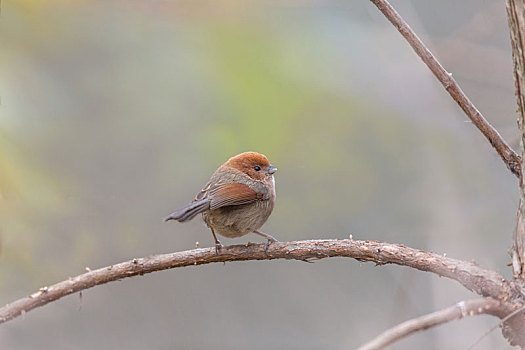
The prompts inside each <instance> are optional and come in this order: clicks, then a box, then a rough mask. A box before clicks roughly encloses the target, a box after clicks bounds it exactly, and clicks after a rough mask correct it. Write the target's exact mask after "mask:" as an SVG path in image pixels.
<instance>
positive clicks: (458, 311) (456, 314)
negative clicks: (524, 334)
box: [358, 298, 501, 350]
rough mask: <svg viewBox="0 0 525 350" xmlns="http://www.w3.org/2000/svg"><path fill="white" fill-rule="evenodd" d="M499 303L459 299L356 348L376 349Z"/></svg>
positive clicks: (362, 349)
mask: <svg viewBox="0 0 525 350" xmlns="http://www.w3.org/2000/svg"><path fill="white" fill-rule="evenodd" d="M500 305H501V303H500V302H499V301H497V300H495V299H492V298H480V299H473V300H467V301H461V302H459V303H457V304H456V305H453V306H451V307H448V308H446V309H443V310H439V311H436V312H432V313H430V314H427V315H424V316H421V317H417V318H413V319H411V320H408V321H405V322H403V323H401V324H399V325H397V326H395V327H392V328H390V329H387V330H386V331H384V332H383V333H381V334H380V335H379V336H377V337H376V338H374V339H372V340H371V341H369V342H368V343H366V344H364V345H363V346H361V347H360V348H359V349H358V350H378V349H383V348H385V347H387V346H388V345H390V344H392V343H394V342H396V341H398V340H400V339H403V338H405V337H407V336H409V335H411V334H413V333H415V332H419V331H423V330H425V329H428V328H432V327H435V326H439V325H441V324H443V323H447V322H451V321H454V320H459V319H462V318H463V317H466V316H474V315H479V314H486V313H490V314H493V312H494V310H495V309H497V308H499V307H500Z"/></svg>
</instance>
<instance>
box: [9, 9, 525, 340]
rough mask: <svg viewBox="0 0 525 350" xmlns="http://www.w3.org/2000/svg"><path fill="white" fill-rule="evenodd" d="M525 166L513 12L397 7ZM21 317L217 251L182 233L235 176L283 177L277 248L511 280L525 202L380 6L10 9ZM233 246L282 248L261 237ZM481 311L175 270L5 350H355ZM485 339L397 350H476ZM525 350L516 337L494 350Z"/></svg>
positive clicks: (14, 324) (486, 324) (477, 328)
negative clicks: (402, 254)
mask: <svg viewBox="0 0 525 350" xmlns="http://www.w3.org/2000/svg"><path fill="white" fill-rule="evenodd" d="M393 5H394V6H395V7H396V8H397V10H398V11H399V12H400V13H401V14H402V15H403V16H404V17H405V19H406V20H407V21H408V22H409V24H410V25H411V26H412V27H413V28H414V29H415V30H416V32H417V33H418V34H419V35H420V36H421V37H422V38H423V40H424V41H425V42H426V44H427V45H428V46H429V48H430V49H431V50H432V51H433V52H434V53H435V55H436V56H437V57H438V59H440V61H441V62H442V64H443V65H444V66H445V67H446V68H447V69H448V70H449V71H450V72H452V73H453V75H454V77H455V78H456V79H457V80H458V81H459V83H460V84H461V86H462V87H463V89H464V90H465V92H466V93H467V94H468V95H469V97H470V98H471V99H472V100H473V102H474V103H475V104H476V105H477V107H478V108H479V109H480V110H481V111H482V113H483V114H484V115H485V116H486V117H487V119H489V121H490V122H491V123H492V124H493V125H494V126H495V127H496V128H497V129H498V130H499V131H500V132H501V134H502V135H503V136H504V138H505V139H506V140H508V142H509V143H511V145H512V146H513V147H514V148H515V149H517V148H518V145H517V141H518V137H517V135H518V132H517V129H516V114H515V109H516V102H515V99H514V82H513V78H512V59H511V50H510V43H509V34H508V28H507V22H506V12H505V7H504V3H503V2H501V1H496V0H491V1H489V0H468V1H467V0H464V1H461V2H457V1H440V2H436V1H430V0H417V1H393ZM1 6H2V9H1V10H2V11H1V17H0V46H1V49H0V77H1V79H0V96H1V105H0V243H1V254H0V304H5V303H8V302H10V301H13V300H15V299H18V298H20V297H23V296H26V295H28V294H30V293H31V292H34V291H35V290H38V288H40V287H41V286H43V285H49V284H52V283H55V282H58V281H61V280H63V279H66V278H67V277H69V276H75V275H78V274H81V273H83V272H84V271H85V268H86V267H89V268H91V269H95V268H99V267H103V266H106V265H109V264H114V263H118V262H121V261H124V260H128V259H131V258H134V257H142V256H148V255H152V254H158V253H167V252H174V251H180V250H186V249H192V248H193V247H194V246H195V242H196V241H198V242H200V246H201V247H207V246H213V239H212V237H211V234H210V232H209V230H208V229H207V228H206V227H205V226H204V225H203V223H202V221H201V219H200V218H199V219H198V220H194V221H192V222H190V223H188V224H178V223H173V222H170V223H164V222H162V221H161V218H162V217H164V216H165V215H167V214H169V213H170V212H171V211H173V210H174V209H177V208H179V207H180V206H182V205H184V204H186V203H187V202H189V201H190V200H191V199H192V198H193V196H194V195H195V194H196V192H197V191H199V190H200V189H201V187H202V185H203V184H205V183H206V182H207V180H208V178H209V176H210V175H211V173H212V172H213V171H214V170H215V169H216V168H217V167H218V166H219V165H220V164H222V163H223V162H224V161H225V160H226V159H228V158H229V157H231V156H233V155H235V154H237V153H240V152H243V151H258V152H261V153H263V154H265V155H267V156H268V158H269V159H270V160H271V161H272V163H273V164H274V165H275V166H277V167H278V168H279V171H278V173H277V174H276V182H277V195H278V200H277V205H276V208H275V210H274V213H273V214H272V216H271V217H270V219H269V221H268V222H267V224H266V225H265V226H264V227H263V231H265V232H268V233H271V234H272V235H274V236H275V237H276V238H278V239H279V240H281V241H288V240H301V239H315V238H347V237H348V236H349V234H352V235H353V237H354V238H355V239H362V240H380V241H387V242H392V243H403V244H406V245H408V246H410V247H414V248H420V249H426V250H430V251H434V252H437V253H446V254H447V255H448V256H450V257H456V258H461V259H465V260H475V261H476V262H478V263H479V264H480V265H481V266H483V267H486V268H491V269H495V270H497V271H498V272H500V273H502V274H503V275H505V276H507V277H509V276H510V275H511V271H510V268H509V267H507V266H506V264H507V263H508V262H509V261H510V260H509V256H508V253H507V250H508V248H509V246H510V244H511V236H512V232H513V229H514V224H515V216H516V208H517V202H518V188H517V180H516V178H515V177H514V176H513V175H512V174H511V173H510V172H509V171H508V170H507V169H506V168H505V166H504V164H503V162H502V161H501V160H500V159H499V157H498V156H497V154H496V153H495V152H494V151H493V149H492V148H491V147H490V146H489V144H488V142H486V141H485V139H484V138H483V137H482V136H481V134H480V132H479V131H477V130H476V129H475V127H474V126H473V125H472V124H471V123H470V122H469V121H468V119H467V117H466V116H465V115H464V114H463V113H462V112H461V110H460V109H459V107H457V105H455V103H454V102H453V101H452V100H451V98H450V97H449V96H448V94H446V92H445V91H444V89H443V88H442V87H441V86H440V85H439V84H438V83H437V81H436V80H435V78H434V77H433V76H432V75H431V73H430V72H429V71H428V69H427V68H426V66H424V64H423V63H422V62H421V61H420V60H419V58H418V57H417V56H416V55H415V54H414V53H413V52H412V50H411V49H410V48H409V46H408V44H407V43H406V42H405V41H404V40H403V39H402V38H401V36H400V35H399V33H398V32H397V31H396V30H395V29H394V28H393V26H392V25H390V24H389V23H388V22H387V21H386V20H385V18H384V17H383V16H382V14H380V13H379V12H378V10H377V9H376V8H375V7H374V6H373V5H372V4H371V3H370V1H366V0H362V1H316V0H303V1H300V0H285V1H270V0H268V1H262V0H260V1H234V0H233V1H205V0H202V1H200V0H199V1H161V0H157V1H145V0H142V1H138V0H136V1H129V0H126V1H124V0H121V1H65V0H60V1H59V0H49V1H45V2H42V1H36V0H18V1H2V4H1ZM222 241H223V243H224V244H227V245H229V244H240V243H246V242H248V241H252V242H262V241H263V240H261V239H260V238H259V237H257V236H254V235H249V236H245V237H243V238H241V239H236V240H229V239H226V238H223V239H222ZM473 296H474V294H473V293H470V292H468V291H467V290H466V289H464V288H463V287H461V286H460V285H458V284H457V283H456V282H453V281H450V280H447V279H444V278H438V277H437V276H435V275H432V274H429V273H423V272H419V271H414V270H411V269H408V268H403V267H399V266H380V267H376V266H374V265H373V264H369V263H368V264H367V263H359V262H356V261H354V260H350V259H326V260H322V261H317V262H315V263H314V264H305V263H303V262H295V261H259V262H243V263H227V264H224V265H223V264H216V265H207V266H199V267H195V268H183V269H174V270H170V271H164V272H159V273H154V274H150V275H146V276H143V277H135V278H131V279H125V280H122V281H120V282H114V283H110V284H106V285H102V286H99V287H96V288H93V289H90V290H87V291H84V293H83V298H82V301H80V300H79V296H78V294H76V295H72V296H69V297H66V298H64V299H61V300H59V301H57V302H53V303H51V304H49V305H47V306H45V307H42V308H39V309H36V310H34V311H31V312H30V313H27V314H26V315H25V317H18V318H17V319H15V320H13V321H11V322H8V323H6V324H4V325H2V326H0V344H1V347H2V348H3V349H35V348H41V349H48V348H53V349H94V348H96V349H116V348H125V349H130V350H132V349H209V348H211V347H213V348H215V349H243V348H245V349H267V348H274V349H284V348H286V349H352V348H355V347H357V346H358V345H360V344H362V343H364V342H366V341H367V340H369V339H371V337H374V336H376V335H377V334H379V333H380V332H381V331H383V330H385V329H386V328H389V327H391V326H393V325H395V324H397V323H399V322H402V321H404V320H406V319H409V318H412V317H416V316H419V315H422V314H425V313H428V312H431V311H434V310H437V309H440V308H444V307H448V306H449V305H452V304H454V303H456V302H458V301H460V300H464V299H468V298H471V297H473ZM496 323H497V320H496V319H495V318H492V317H488V316H479V317H474V318H469V319H464V320H462V321H457V322H454V323H449V324H447V325H445V326H441V327H439V328H435V329H432V330H430V331H426V332H422V333H418V334H416V335H414V336H412V337H410V338H408V339H405V340H403V341H401V342H399V343H397V344H396V345H395V346H393V347H392V349H420V348H423V347H425V348H426V349H452V348H454V349H464V348H467V347H468V346H470V345H471V344H472V343H474V342H475V341H476V339H477V338H478V337H480V336H482V335H483V334H484V333H485V332H486V331H487V330H488V329H489V328H490V327H492V326H493V325H495V324H496ZM495 348H498V349H506V348H509V346H508V345H507V343H506V341H505V340H504V339H503V337H502V336H501V333H500V332H499V330H496V331H494V332H493V333H491V335H490V336H488V337H487V338H485V339H484V340H483V341H482V342H481V343H480V344H479V345H478V346H476V349H495Z"/></svg>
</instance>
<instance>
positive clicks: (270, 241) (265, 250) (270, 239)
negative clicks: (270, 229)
mask: <svg viewBox="0 0 525 350" xmlns="http://www.w3.org/2000/svg"><path fill="white" fill-rule="evenodd" d="M274 242H277V240H276V239H275V238H273V237H271V238H270V237H269V238H268V240H267V241H266V244H265V245H264V252H265V253H266V252H267V251H268V248H269V247H270V244H272V243H274Z"/></svg>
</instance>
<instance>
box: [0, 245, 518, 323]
mask: <svg viewBox="0 0 525 350" xmlns="http://www.w3.org/2000/svg"><path fill="white" fill-rule="evenodd" d="M329 257H348V258H353V259H356V260H359V261H371V262H374V263H376V264H377V265H383V264H396V265H402V266H408V267H411V268H414V269H417V270H421V271H428V272H432V273H435V274H437V275H439V276H443V277H447V278H450V279H453V280H456V281H458V282H459V283H461V284H462V285H463V286H465V287H466V288H468V289H470V290H472V291H474V292H476V293H477V294H479V295H482V296H490V297H493V298H495V299H498V300H507V299H509V298H511V297H512V287H511V285H510V284H509V282H508V281H507V280H505V279H504V278H503V277H502V276H501V275H499V274H498V273H496V272H494V271H490V270H485V269H482V268H481V267H479V266H477V265H475V264H473V263H471V262H467V261H461V260H456V259H451V258H448V257H445V256H443V255H438V254H435V253H430V252H426V251H422V250H417V249H413V248H408V247H406V246H404V245H400V244H391V243H381V242H375V241H355V240H350V239H345V240H337V239H327V240H308V241H295V242H275V243H272V244H271V245H270V247H269V248H268V250H267V251H265V250H264V244H251V243H249V244H247V245H235V246H229V247H224V248H222V249H221V250H220V252H219V254H217V253H216V252H215V248H203V249H193V250H186V251H183V252H177V253H170V254H161V255H154V256H150V257H145V258H140V259H133V260H130V261H126V262H123V263H120V264H116V265H112V266H108V267H103V268H100V269H98V270H94V271H89V272H87V273H84V274H82V275H79V276H76V277H73V278H69V279H68V280H65V281H62V282H59V283H57V284H54V285H52V286H49V287H42V288H40V290H39V291H37V292H35V293H33V294H31V295H30V296H28V297H25V298H22V299H19V300H16V301H14V302H12V303H10V304H7V305H5V306H3V307H2V308H0V323H3V322H6V321H8V320H10V319H12V318H14V317H17V316H19V315H20V314H22V313H25V312H28V311H30V310H32V309H34V308H37V307H39V306H43V305H45V304H47V303H49V302H52V301H54V300H57V299H60V298H62V297H64V296H66V295H69V294H72V293H76V292H79V291H82V290H84V289H88V288H91V287H94V286H96V285H99V284H104V283H108V282H111V281H116V280H121V279H123V278H126V277H131V276H137V275H144V274H146V273H151V272H155V271H161V270H166V269H172V268H176V267H183V266H192V265H203V264H210V263H216V262H226V261H246V260H273V259H292V260H302V261H310V260H313V259H324V258H329Z"/></svg>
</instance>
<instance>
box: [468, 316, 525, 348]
mask: <svg viewBox="0 0 525 350" xmlns="http://www.w3.org/2000/svg"><path fill="white" fill-rule="evenodd" d="M524 310H525V307H520V308H519V309H517V310H514V311H512V312H511V313H509V314H508V315H507V316H505V317H504V318H502V319H501V321H500V322H499V323H497V324H496V325H495V326H494V327H492V328H490V329H489V330H488V331H487V332H485V334H483V335H482V336H481V337H479V338H478V340H476V341H475V342H474V344H472V345H471V346H469V347H468V350H470V349H473V348H474V347H475V346H476V345H478V344H479V343H480V342H481V341H482V340H483V338H485V337H486V336H488V335H489V334H490V333H491V332H493V331H494V330H495V329H496V328H498V327H505V322H507V321H508V320H510V319H511V318H513V317H515V316H517V315H518V314H519V313H520V312H523V311H524ZM520 322H521V325H523V320H520ZM521 328H523V326H522V327H521Z"/></svg>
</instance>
